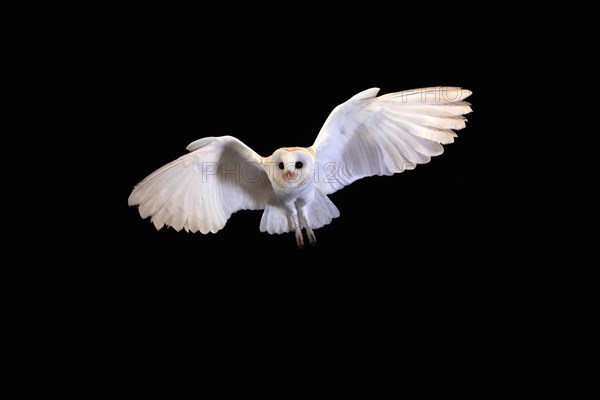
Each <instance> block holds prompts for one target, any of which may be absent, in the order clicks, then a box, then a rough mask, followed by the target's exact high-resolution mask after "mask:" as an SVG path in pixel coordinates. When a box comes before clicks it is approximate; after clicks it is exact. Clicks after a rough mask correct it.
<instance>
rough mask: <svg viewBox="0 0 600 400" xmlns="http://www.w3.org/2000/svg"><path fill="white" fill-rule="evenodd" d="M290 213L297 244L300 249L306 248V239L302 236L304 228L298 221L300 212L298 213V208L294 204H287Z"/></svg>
mask: <svg viewBox="0 0 600 400" xmlns="http://www.w3.org/2000/svg"><path fill="white" fill-rule="evenodd" d="M286 206H287V207H288V209H289V211H290V219H291V221H292V229H293V230H294V234H295V235H296V244H297V245H298V247H300V248H303V247H304V237H303V236H302V230H301V229H302V228H301V226H300V223H299V221H298V212H297V211H296V207H295V206H294V204H293V203H292V204H286Z"/></svg>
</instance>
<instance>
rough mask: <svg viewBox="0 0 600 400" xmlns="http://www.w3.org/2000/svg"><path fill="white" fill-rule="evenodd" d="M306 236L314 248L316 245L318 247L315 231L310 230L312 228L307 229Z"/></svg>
mask: <svg viewBox="0 0 600 400" xmlns="http://www.w3.org/2000/svg"><path fill="white" fill-rule="evenodd" d="M306 236H307V237H308V242H309V243H310V244H311V245H313V246H314V245H316V244H317V238H316V237H315V233H314V232H313V230H312V229H310V228H308V227H307V228H306Z"/></svg>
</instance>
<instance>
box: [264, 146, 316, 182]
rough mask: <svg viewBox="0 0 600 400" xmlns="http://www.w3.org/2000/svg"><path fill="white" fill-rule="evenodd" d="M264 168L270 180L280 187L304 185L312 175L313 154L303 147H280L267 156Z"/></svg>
mask: <svg viewBox="0 0 600 400" xmlns="http://www.w3.org/2000/svg"><path fill="white" fill-rule="evenodd" d="M265 169H266V171H267V174H268V175H269V179H270V180H271V182H273V183H274V184H276V185H277V186H279V187H281V188H286V189H287V188H294V187H300V186H304V185H305V184H306V183H307V182H308V181H310V180H311V179H312V177H313V173H314V156H313V153H311V152H310V151H309V150H308V149H306V148H303V147H282V148H281V149H278V150H276V151H275V153H273V155H271V156H270V157H269V158H267V160H266V162H265Z"/></svg>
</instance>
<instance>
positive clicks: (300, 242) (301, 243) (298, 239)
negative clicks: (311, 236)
mask: <svg viewBox="0 0 600 400" xmlns="http://www.w3.org/2000/svg"><path fill="white" fill-rule="evenodd" d="M295 234H296V244H298V247H300V248H301V249H302V248H304V238H303V237H302V231H301V230H300V229H296V231H295Z"/></svg>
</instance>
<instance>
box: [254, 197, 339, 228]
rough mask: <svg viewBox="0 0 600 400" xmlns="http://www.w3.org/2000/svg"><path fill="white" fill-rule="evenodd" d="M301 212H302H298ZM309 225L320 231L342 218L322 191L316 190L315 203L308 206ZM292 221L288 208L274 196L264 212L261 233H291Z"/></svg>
mask: <svg viewBox="0 0 600 400" xmlns="http://www.w3.org/2000/svg"><path fill="white" fill-rule="evenodd" d="M298 212H300V210H298ZM307 213H308V215H307V216H306V217H307V219H308V223H309V225H310V228H311V229H318V228H321V227H323V226H325V225H327V224H329V223H330V222H331V221H332V220H333V219H334V218H337V217H339V216H340V211H339V210H338V209H337V207H336V206H335V204H333V202H332V201H331V200H330V199H329V197H327V195H325V194H324V193H322V192H321V191H320V190H318V189H315V196H314V199H313V201H312V202H311V203H310V204H309V205H308V210H307ZM292 226H293V224H292V219H291V217H290V213H289V211H288V210H287V208H286V207H285V206H284V205H283V203H281V201H279V199H278V198H277V197H276V196H274V195H273V196H272V197H271V199H269V202H268V203H267V206H266V207H265V210H264V211H263V215H262V218H261V220H260V231H261V232H268V233H270V234H271V235H273V234H281V233H286V232H291V231H292V230H293V229H292Z"/></svg>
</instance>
